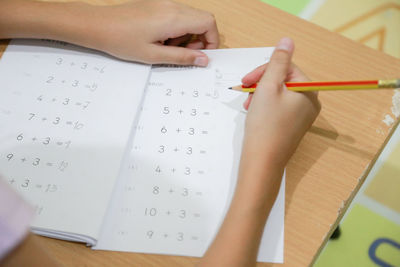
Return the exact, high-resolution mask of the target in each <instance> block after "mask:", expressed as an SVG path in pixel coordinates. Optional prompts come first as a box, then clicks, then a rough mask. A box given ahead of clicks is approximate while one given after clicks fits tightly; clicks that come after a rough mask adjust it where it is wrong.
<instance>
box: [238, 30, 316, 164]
mask: <svg viewBox="0 0 400 267" xmlns="http://www.w3.org/2000/svg"><path fill="white" fill-rule="evenodd" d="M293 51H294V44H293V41H292V40H291V39H289V38H283V39H282V40H281V41H280V42H279V43H278V45H277V47H276V50H275V52H274V53H273V55H272V57H271V60H270V62H269V63H268V64H265V65H263V66H260V67H258V68H257V69H255V70H254V71H252V72H251V73H249V74H247V75H246V76H245V77H244V78H243V79H242V82H243V84H244V85H246V86H250V85H252V84H254V83H256V82H258V81H259V83H258V86H257V90H256V92H255V93H254V95H249V98H248V99H247V100H246V101H245V103H244V107H245V108H246V109H248V114H247V119H246V130H245V145H244V149H250V150H254V153H255V154H254V155H255V156H260V154H259V153H261V154H263V155H264V156H267V157H268V158H269V159H271V157H273V161H274V162H275V163H277V164H282V165H280V166H282V167H283V166H284V165H286V163H287V161H288V160H289V158H290V156H291V155H292V153H293V152H294V150H295V149H296V147H297V145H298V143H299V142H300V140H301V138H302V137H303V136H304V134H305V133H306V131H307V130H308V129H309V127H310V126H311V124H312V123H313V122H314V120H315V118H316V117H317V115H318V113H319V111H320V109H321V107H320V103H319V101H318V95H317V92H306V93H299V92H293V91H289V90H287V88H286V87H285V86H284V82H290V81H292V82H295V81H296V82H301V81H308V78H307V77H306V76H305V75H304V74H303V73H302V72H301V71H300V70H299V69H298V68H297V67H296V66H294V65H293V64H292V62H291V58H292V54H293ZM264 153H267V154H264Z"/></svg>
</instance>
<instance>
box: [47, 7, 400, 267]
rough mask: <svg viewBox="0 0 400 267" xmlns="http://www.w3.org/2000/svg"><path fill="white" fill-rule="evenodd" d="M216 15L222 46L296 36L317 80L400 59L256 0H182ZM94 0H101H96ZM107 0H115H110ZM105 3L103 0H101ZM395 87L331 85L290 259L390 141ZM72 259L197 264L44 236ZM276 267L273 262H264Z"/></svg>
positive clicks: (294, 215)
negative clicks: (340, 88)
mask: <svg viewBox="0 0 400 267" xmlns="http://www.w3.org/2000/svg"><path fill="white" fill-rule="evenodd" d="M180 1H181V2H184V3H186V4H189V5H192V6H195V7H198V8H202V9H205V10H208V11H210V12H212V13H214V14H215V16H216V19H217V22H218V27H219V30H220V33H221V37H222V44H221V47H230V48H233V47H254V46H274V45H275V44H276V42H277V41H278V40H279V39H280V37H283V36H290V37H292V38H293V39H294V40H295V42H296V47H297V49H296V54H295V57H294V59H295V62H296V63H297V64H298V65H299V66H300V67H301V68H302V69H303V70H304V71H305V73H307V74H308V75H309V76H310V78H312V79H314V80H337V79H343V80H344V79H369V78H395V77H397V76H400V75H399V74H400V61H399V60H397V59H395V58H392V57H390V56H387V55H385V54H382V53H380V52H377V51H374V50H372V49H369V48H367V47H364V46H362V45H359V44H357V43H355V42H353V41H351V40H348V39H346V38H344V37H342V36H340V35H338V34H335V33H331V32H328V31H326V30H324V29H322V28H320V27H318V26H316V25H313V24H311V23H308V22H306V21H303V20H301V19H299V18H296V17H294V16H291V15H289V14H286V13H284V12H283V11H280V10H278V9H276V8H273V7H271V6H268V5H266V4H263V3H261V2H259V1H257V0H219V1H211V0H203V1H198V0H197V1H196V0H188V1H184V0H180ZM93 2H94V1H93ZM104 2H106V3H114V2H116V1H112V0H105V1H104ZM96 3H100V1H96ZM392 95H393V91H390V90H389V91H374V92H324V93H321V94H320V100H321V102H322V107H323V108H322V112H321V115H320V116H319V118H318V119H317V121H316V123H315V124H314V126H313V127H312V128H311V130H310V131H309V133H308V134H307V135H306V137H305V138H304V140H303V142H302V143H301V145H300V146H299V148H298V150H297V152H296V153H295V155H294V156H293V158H292V160H291V161H290V163H289V165H288V168H287V179H286V190H287V191H286V211H285V214H286V217H285V224H286V225H285V227H286V228H285V264H284V265H285V266H307V265H309V264H310V263H311V262H312V260H313V258H314V256H315V255H316V254H317V252H318V251H319V249H320V248H321V246H322V245H323V244H324V243H325V241H326V240H327V238H328V237H329V235H330V233H331V232H332V230H333V229H332V227H331V226H332V225H334V224H335V221H336V220H337V218H338V216H339V215H340V214H341V213H342V212H343V207H345V206H346V205H347V202H348V199H349V198H350V197H351V195H352V193H353V192H354V190H355V189H357V186H359V185H360V183H361V182H362V180H363V177H364V173H365V171H366V170H367V169H368V166H369V164H370V162H371V160H373V159H374V156H375V155H376V153H377V152H378V151H379V149H380V147H381V146H382V144H383V143H384V141H385V139H386V137H387V135H388V133H389V130H390V129H389V127H388V126H386V124H384V123H383V122H382V120H383V118H384V116H385V114H391V111H390V108H391V97H392ZM41 242H42V245H43V246H44V247H45V248H47V250H48V251H49V253H51V254H53V255H54V256H55V257H56V258H58V259H59V260H60V262H63V263H64V264H65V266H191V265H194V264H195V263H196V262H198V259H197V258H189V257H175V256H160V255H145V254H135V253H121V252H105V251H92V250H90V249H88V248H85V246H84V245H82V244H75V243H70V242H64V241H58V240H53V239H48V238H41ZM259 265H260V266H272V265H273V264H259Z"/></svg>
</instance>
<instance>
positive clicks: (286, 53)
mask: <svg viewBox="0 0 400 267" xmlns="http://www.w3.org/2000/svg"><path fill="white" fill-rule="evenodd" d="M293 51H294V43H293V41H292V39H290V38H287V37H286V38H282V39H281V40H280V41H279V43H278V45H277V46H276V48H275V51H274V52H273V53H272V56H271V60H270V61H269V62H268V69H266V71H265V74H264V76H263V77H262V78H261V81H260V84H265V85H267V84H268V85H272V86H274V87H276V88H277V89H279V88H281V85H282V84H283V83H284V82H285V80H286V77H287V76H288V73H289V70H290V67H291V61H292V55H293Z"/></svg>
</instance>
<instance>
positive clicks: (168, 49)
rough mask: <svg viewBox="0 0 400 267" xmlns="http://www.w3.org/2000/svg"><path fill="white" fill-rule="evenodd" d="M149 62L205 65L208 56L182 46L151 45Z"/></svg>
mask: <svg viewBox="0 0 400 267" xmlns="http://www.w3.org/2000/svg"><path fill="white" fill-rule="evenodd" d="M149 53H150V54H151V55H150V62H149V63H168V64H178V65H195V66H200V67H205V66H207V65H208V57H207V55H206V54H204V53H203V52H201V51H199V50H194V49H190V48H184V47H176V46H165V45H153V47H152V48H151V49H150V50H149Z"/></svg>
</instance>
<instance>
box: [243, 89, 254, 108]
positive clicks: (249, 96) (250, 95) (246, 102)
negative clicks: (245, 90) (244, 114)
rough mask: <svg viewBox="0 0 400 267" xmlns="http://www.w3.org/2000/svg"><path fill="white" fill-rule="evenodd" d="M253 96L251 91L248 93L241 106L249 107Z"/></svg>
mask: <svg viewBox="0 0 400 267" xmlns="http://www.w3.org/2000/svg"><path fill="white" fill-rule="evenodd" d="M252 98H253V93H249V95H248V97H247V99H246V100H245V101H244V103H243V107H244V109H245V110H248V109H249V106H250V103H251V99H252Z"/></svg>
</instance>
